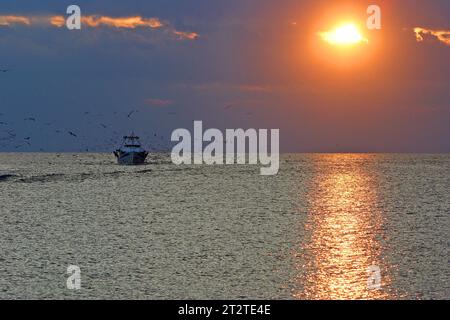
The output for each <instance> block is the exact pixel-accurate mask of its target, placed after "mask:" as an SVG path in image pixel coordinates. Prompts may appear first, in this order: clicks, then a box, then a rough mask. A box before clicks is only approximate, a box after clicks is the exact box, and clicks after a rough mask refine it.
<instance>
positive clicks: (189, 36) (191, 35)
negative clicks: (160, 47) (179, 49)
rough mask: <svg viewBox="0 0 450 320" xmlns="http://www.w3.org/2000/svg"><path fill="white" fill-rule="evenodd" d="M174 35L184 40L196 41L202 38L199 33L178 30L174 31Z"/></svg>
mask: <svg viewBox="0 0 450 320" xmlns="http://www.w3.org/2000/svg"><path fill="white" fill-rule="evenodd" d="M172 32H173V34H175V35H176V36H178V38H179V39H181V40H184V39H188V40H196V39H198V38H199V37H200V35H199V34H198V33H195V32H184V31H178V30H172Z"/></svg>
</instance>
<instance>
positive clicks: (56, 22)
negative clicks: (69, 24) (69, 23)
mask: <svg viewBox="0 0 450 320" xmlns="http://www.w3.org/2000/svg"><path fill="white" fill-rule="evenodd" d="M50 24H51V25H53V26H55V27H62V26H64V25H65V24H66V19H65V18H64V17H63V16H53V17H51V18H50Z"/></svg>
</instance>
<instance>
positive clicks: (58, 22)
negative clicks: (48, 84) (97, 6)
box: [0, 15, 200, 40]
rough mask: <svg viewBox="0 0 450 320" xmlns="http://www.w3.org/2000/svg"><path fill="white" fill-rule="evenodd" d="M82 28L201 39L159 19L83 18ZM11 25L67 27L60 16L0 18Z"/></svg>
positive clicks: (196, 34) (0, 21)
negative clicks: (144, 31)
mask: <svg viewBox="0 0 450 320" xmlns="http://www.w3.org/2000/svg"><path fill="white" fill-rule="evenodd" d="M81 23H82V26H87V27H90V28H98V27H102V26H104V27H111V28H120V29H136V28H151V29H159V28H165V29H167V30H168V31H169V32H170V33H172V34H173V35H175V36H176V37H177V38H178V39H179V40H196V39H198V38H199V37H200V35H199V34H198V33H195V32H186V31H179V30H176V29H174V28H173V27H172V26H171V25H170V24H168V23H165V22H163V21H161V20H160V19H159V18H144V17H141V16H131V17H109V16H100V15H89V16H81ZM11 24H23V25H28V26H31V25H35V24H36V25H43V24H50V25H52V26H54V27H58V28H61V27H64V26H65V25H66V17H65V16H62V15H58V16H50V17H43V16H34V17H25V16H0V26H9V25H11Z"/></svg>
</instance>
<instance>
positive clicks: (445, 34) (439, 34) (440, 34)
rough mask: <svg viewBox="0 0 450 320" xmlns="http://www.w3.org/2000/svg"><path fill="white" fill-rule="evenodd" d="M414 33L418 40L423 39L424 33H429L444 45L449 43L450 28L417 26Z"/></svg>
mask: <svg viewBox="0 0 450 320" xmlns="http://www.w3.org/2000/svg"><path fill="white" fill-rule="evenodd" d="M414 33H415V34H416V39H417V41H418V42H422V41H424V35H431V36H434V37H436V38H437V39H438V40H439V41H441V42H443V43H445V44H446V45H450V30H430V29H425V28H419V27H417V28H414Z"/></svg>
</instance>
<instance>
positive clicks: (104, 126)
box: [100, 123, 108, 129]
mask: <svg viewBox="0 0 450 320" xmlns="http://www.w3.org/2000/svg"><path fill="white" fill-rule="evenodd" d="M100 125H101V126H102V127H103V128H105V129H106V128H108V127H107V126H106V125H104V124H103V123H100Z"/></svg>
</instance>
